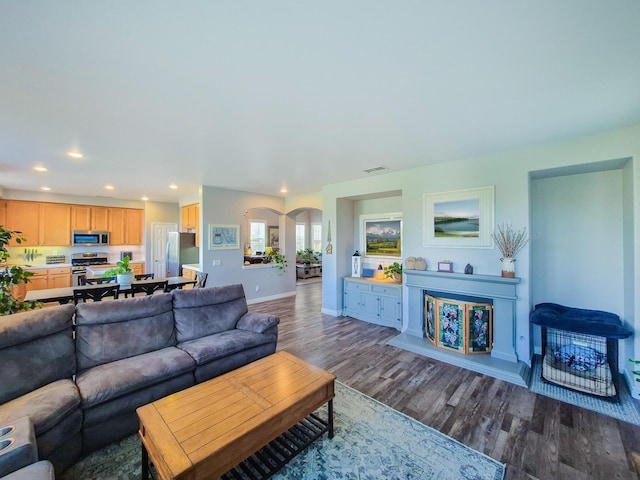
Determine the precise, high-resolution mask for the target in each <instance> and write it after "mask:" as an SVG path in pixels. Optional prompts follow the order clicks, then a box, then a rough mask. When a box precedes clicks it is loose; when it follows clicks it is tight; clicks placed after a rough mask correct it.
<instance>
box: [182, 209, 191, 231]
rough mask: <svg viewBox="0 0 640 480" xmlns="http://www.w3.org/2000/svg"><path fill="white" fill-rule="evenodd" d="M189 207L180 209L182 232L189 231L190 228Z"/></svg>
mask: <svg viewBox="0 0 640 480" xmlns="http://www.w3.org/2000/svg"><path fill="white" fill-rule="evenodd" d="M190 206H191V205H187V206H186V207H182V209H181V216H182V230H189V229H190V228H191V226H190V223H189V213H190V211H191V210H190V208H189V207H190Z"/></svg>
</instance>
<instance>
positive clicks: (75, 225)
mask: <svg viewBox="0 0 640 480" xmlns="http://www.w3.org/2000/svg"><path fill="white" fill-rule="evenodd" d="M71 230H104V231H108V230H109V208H108V207H93V206H90V205H72V206H71Z"/></svg>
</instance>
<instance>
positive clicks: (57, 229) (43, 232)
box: [38, 203, 71, 246]
mask: <svg viewBox="0 0 640 480" xmlns="http://www.w3.org/2000/svg"><path fill="white" fill-rule="evenodd" d="M39 215H40V220H39V222H40V224H39V241H38V245H41V246H58V245H71V206H70V205H65V204H63V203H41V204H40V213H39Z"/></svg>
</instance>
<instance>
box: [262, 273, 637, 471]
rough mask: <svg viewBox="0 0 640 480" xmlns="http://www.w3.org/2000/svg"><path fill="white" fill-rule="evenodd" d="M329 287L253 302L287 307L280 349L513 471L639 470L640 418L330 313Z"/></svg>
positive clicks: (282, 312) (275, 310)
mask: <svg viewBox="0 0 640 480" xmlns="http://www.w3.org/2000/svg"><path fill="white" fill-rule="evenodd" d="M321 295H322V288H321V284H318V283H316V284H308V285H300V286H298V287H297V296H296V297H289V298H286V299H282V300H276V301H272V302H264V303H261V304H256V305H252V306H250V310H251V311H256V312H269V313H272V314H276V315H278V316H279V317H280V321H281V323H280V336H279V340H278V350H286V351H288V352H290V353H292V354H294V355H297V356H299V357H300V358H302V359H304V360H307V361H309V362H310V363H313V364H315V365H317V366H319V367H322V368H324V369H326V370H329V371H330V372H332V373H333V374H335V375H336V376H337V378H338V380H339V381H340V382H342V383H344V384H346V385H349V386H350V387H353V388H355V389H356V390H358V391H360V392H363V393H365V394H366V395H369V396H370V397H373V398H375V399H377V400H379V401H381V402H383V403H385V404H386V405H389V406H390V407H392V408H395V409H396V410H399V411H401V412H403V413H405V414H407V415H409V416H411V417H413V418H415V419H417V420H419V421H420V422H422V423H424V424H426V425H429V426H431V427H433V428H435V429H437V430H439V431H441V432H443V433H445V434H447V435H449V436H451V437H453V438H455V439H457V440H458V441H460V442H462V443H464V444H465V445H468V446H469V447H472V448H474V449H476V450H479V451H481V452H483V453H485V454H486V455H488V456H490V457H492V458H494V459H496V460H498V461H500V462H502V463H505V464H506V465H507V473H506V476H505V478H506V479H508V480H513V479H536V478H538V479H562V480H571V479H580V480H582V479H601V478H602V479H604V478H606V479H639V478H640V427H636V426H634V425H631V424H629V423H625V422H621V421H618V420H615V419H613V418H610V417H607V416H604V415H600V414H597V413H594V412H592V411H590V410H584V409H582V408H579V407H575V406H572V405H568V404H565V403H563V402H559V401H557V400H553V399H550V398H547V397H544V396H541V395H537V394H534V393H531V392H530V391H529V390H528V389H526V388H523V387H519V386H516V385H513V384H510V383H507V382H504V381H501V380H497V379H494V378H492V377H488V376H485V375H481V374H478V373H475V372H471V371H469V370H465V369H462V368H459V367H455V366H452V365H449V364H447V363H442V362H439V361H437V360H433V359H430V358H427V357H423V356H420V355H417V354H414V353H411V352H407V351H405V350H401V349H398V348H395V347H391V346H388V345H386V342H387V340H389V339H390V338H392V337H393V336H395V335H397V333H398V332H397V331H396V330H394V329H392V328H386V327H379V326H376V325H371V324H368V323H365V322H361V321H359V320H354V319H351V318H348V317H338V318H336V317H331V316H328V315H323V314H321V313H320V309H321V301H322V297H321ZM339 408H340V406H339V405H338V404H336V409H339Z"/></svg>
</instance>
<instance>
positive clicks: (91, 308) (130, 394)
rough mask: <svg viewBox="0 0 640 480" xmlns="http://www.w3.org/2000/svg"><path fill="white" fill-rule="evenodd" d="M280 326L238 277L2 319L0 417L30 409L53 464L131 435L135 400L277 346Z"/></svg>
mask: <svg viewBox="0 0 640 480" xmlns="http://www.w3.org/2000/svg"><path fill="white" fill-rule="evenodd" d="M278 324H279V319H278V317H276V316H272V315H267V314H257V313H250V312H248V309H247V303H246V299H245V295H244V289H243V287H242V285H228V286H222V287H212V288H203V289H192V290H174V291H173V292H171V293H162V294H156V295H149V296H145V297H136V298H128V299H123V300H114V301H109V302H96V303H85V304H79V305H78V306H77V307H74V306H73V305H62V306H58V307H52V308H45V309H42V310H34V311H30V312H24V313H19V314H15V315H10V316H6V317H0V425H3V424H5V423H8V422H10V421H11V420H12V419H15V418H19V417H24V416H28V417H29V418H30V419H31V421H32V423H33V425H34V428H35V434H36V440H37V444H38V453H39V458H40V459H47V460H50V461H51V462H52V463H53V464H54V466H55V467H56V471H57V472H60V471H62V470H64V469H65V468H66V467H68V466H69V465H71V464H73V463H74V462H75V461H77V459H78V458H79V457H80V456H81V455H84V454H87V453H89V452H91V451H93V450H96V449H98V448H100V447H103V446H105V445H107V444H109V443H112V442H114V441H116V440H119V439H121V438H124V437H125V436H127V435H130V434H132V433H135V432H136V431H137V428H138V419H137V416H136V413H135V410H136V408H138V407H139V406H141V405H144V404H146V403H149V402H152V401H154V400H157V399H159V398H162V397H164V396H166V395H169V394H171V393H174V392H177V391H179V390H183V389H185V388H187V387H190V386H192V385H194V384H196V383H199V382H203V381H205V380H208V379H210V378H213V377H215V376H217V375H220V374H222V373H225V372H228V371H231V370H233V369H235V368H238V367H240V366H242V365H245V364H247V363H250V362H252V361H254V360H257V359H259V358H262V357H264V356H267V355H270V354H272V353H274V352H275V349H276V343H277V339H278ZM74 337H75V338H74Z"/></svg>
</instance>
